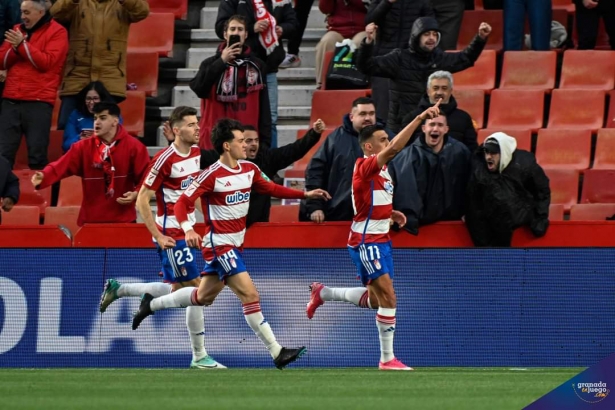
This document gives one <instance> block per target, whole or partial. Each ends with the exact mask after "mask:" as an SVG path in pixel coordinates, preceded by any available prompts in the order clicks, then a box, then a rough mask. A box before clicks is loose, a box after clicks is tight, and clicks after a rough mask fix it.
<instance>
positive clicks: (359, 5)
mask: <svg viewBox="0 0 615 410" xmlns="http://www.w3.org/2000/svg"><path fill="white" fill-rule="evenodd" d="M318 8H319V9H320V11H322V12H323V13H324V14H326V15H327V33H326V34H325V35H324V36H323V37H322V38H321V39H320V41H319V42H318V44H317V45H316V85H317V88H320V87H321V82H322V71H323V69H324V70H325V72H326V71H327V68H328V67H323V62H324V60H325V53H326V52H327V51H334V50H335V43H339V42H341V41H343V40H344V39H345V38H351V39H352V41H353V42H354V43H355V45H356V46H357V48H358V47H359V45H361V41H363V39H364V38H365V30H364V29H365V25H364V23H363V22H364V21H365V16H366V14H367V9H366V8H365V3H364V2H363V0H320V1H319V2H318ZM287 58H288V57H287Z"/></svg>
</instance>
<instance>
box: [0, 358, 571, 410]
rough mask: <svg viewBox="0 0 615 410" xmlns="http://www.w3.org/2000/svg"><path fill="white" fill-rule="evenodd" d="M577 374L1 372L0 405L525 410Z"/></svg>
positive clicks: (468, 371)
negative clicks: (524, 409)
mask: <svg viewBox="0 0 615 410" xmlns="http://www.w3.org/2000/svg"><path fill="white" fill-rule="evenodd" d="M582 370H583V369H580V368H579V369H572V368H566V369H559V368H548V369H536V368H530V369H527V370H509V369H500V368H487V369H478V368H476V369H475V368H419V369H416V371H414V372H379V371H378V370H377V369H360V368H349V369H339V368H336V369H288V370H284V371H279V370H276V369H266V370H265V369H229V370H176V369H154V370H148V369H0V403H1V406H0V407H1V408H2V409H5V410H8V409H48V410H52V409H63V410H69V409H88V410H95V409H107V410H108V409H144V410H148V409H173V410H179V409H196V408H203V409H216V410H218V409H233V410H243V409H246V410H248V409H249V410H256V409H268V410H272V409H314V410H324V409H336V410H337V409H352V410H359V409H370V410H376V409H380V408H387V409H421V410H428V409H438V410H446V409H455V410H465V409H472V410H481V409H489V410H492V409H499V410H506V409H521V408H523V407H525V406H526V405H528V404H529V403H531V402H532V401H534V400H536V399H537V398H539V397H540V396H542V395H544V394H545V393H547V392H549V391H550V390H552V389H553V388H555V387H557V386H559V385H560V384H561V383H563V382H565V381H566V380H568V379H569V378H571V377H572V376H574V375H576V374H577V373H579V372H581V371H582ZM383 406H384V407H383Z"/></svg>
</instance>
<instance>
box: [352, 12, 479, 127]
mask: <svg viewBox="0 0 615 410" xmlns="http://www.w3.org/2000/svg"><path fill="white" fill-rule="evenodd" d="M430 30H437V31H438V30H439V29H438V23H437V22H436V20H435V19H434V18H432V17H421V18H419V19H417V20H416V21H415V22H414V25H413V26H412V34H411V36H410V47H409V48H408V49H405V50H402V49H395V50H393V51H391V52H390V53H388V54H386V55H384V56H380V57H374V56H373V48H374V47H373V43H372V44H367V43H366V42H365V40H363V43H362V44H361V47H360V48H359V52H358V57H357V66H358V68H359V70H361V71H362V72H363V73H365V74H368V75H375V76H378V77H386V78H390V79H391V80H392V81H391V82H390V86H391V90H390V93H389V96H390V98H391V100H390V101H389V118H388V120H387V127H389V129H391V130H392V131H393V132H398V131H399V130H400V129H401V122H402V119H403V118H404V116H405V115H406V114H408V113H409V112H410V111H412V110H414V109H415V108H416V107H417V106H418V104H419V101H420V100H421V96H422V95H423V94H424V93H425V87H426V86H427V79H428V78H429V76H430V75H431V74H432V73H433V72H435V71H439V70H444V71H450V72H451V73H456V72H458V71H462V70H465V69H466V68H469V67H472V66H473V65H474V62H475V61H476V59H478V57H479V56H480V53H481V52H482V51H483V48H484V47H485V44H486V42H485V40H483V39H482V38H480V37H479V36H478V35H476V36H475V37H474V40H472V42H471V43H470V45H469V46H468V47H466V48H465V49H464V50H463V51H461V52H458V53H457V52H444V51H442V50H440V49H439V48H437V47H436V48H435V49H434V50H433V51H431V52H425V51H423V50H422V49H421V48H420V46H419V40H420V37H421V34H423V33H425V32H426V31H430Z"/></svg>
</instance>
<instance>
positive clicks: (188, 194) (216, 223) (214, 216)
mask: <svg viewBox="0 0 615 410" xmlns="http://www.w3.org/2000/svg"><path fill="white" fill-rule="evenodd" d="M211 139H212V143H213V145H214V148H215V149H216V151H218V153H219V154H220V160H219V161H218V162H216V163H215V164H213V165H212V166H210V167H209V168H207V169H206V170H204V171H203V172H202V173H201V174H200V175H199V176H198V178H197V179H196V180H195V181H194V182H193V183H192V185H190V187H189V188H188V189H187V190H186V191H185V192H184V193H183V194H182V195H181V197H180V198H179V199H178V200H177V203H176V204H175V216H176V217H177V221H178V223H179V224H180V226H181V228H182V229H183V230H184V232H185V233H186V243H187V244H188V246H191V247H195V248H196V247H199V245H200V244H202V247H203V250H202V252H203V257H204V259H205V262H206V264H205V269H204V272H203V273H202V275H203V276H202V279H201V284H200V286H199V287H198V288H192V287H189V288H182V289H179V290H178V291H176V292H173V293H171V294H170V295H166V296H162V297H158V298H154V297H153V296H152V295H151V294H145V296H144V297H143V300H142V301H141V306H140V307H139V310H138V311H137V313H136V314H135V316H134V318H133V322H132V328H133V329H137V328H138V327H139V325H140V324H141V322H142V321H143V319H145V318H146V317H147V316H149V315H152V314H154V312H155V311H157V310H162V309H168V308H179V307H186V306H209V305H211V304H212V303H213V301H214V299H215V298H216V296H217V295H218V294H219V293H220V291H222V289H224V286H225V285H227V286H228V287H229V288H231V290H232V291H233V292H234V293H235V295H237V297H238V298H239V300H240V301H241V303H242V305H243V314H244V317H245V319H246V322H248V325H249V326H250V328H252V330H253V331H254V333H255V334H256V336H258V338H259V339H260V340H261V341H262V342H263V344H264V345H265V346H266V347H267V350H269V353H270V354H271V357H272V358H273V362H274V364H275V366H276V367H277V368H278V369H282V368H284V367H285V366H286V365H288V364H289V363H292V362H294V361H295V360H297V359H298V358H299V357H300V356H302V355H303V354H304V353H305V352H306V348H305V347H299V348H296V349H288V348H285V347H282V346H281V345H280V344H279V343H278V342H277V340H276V338H275V336H274V334H273V331H272V330H271V327H270V326H269V323H267V321H266V320H265V318H264V317H263V314H262V312H261V306H260V299H259V294H258V291H257V290H256V287H255V286H254V283H253V282H252V279H251V278H250V275H249V274H248V272H247V271H246V267H245V265H244V262H243V259H242V255H241V251H242V248H243V240H244V235H245V231H246V215H247V213H248V207H249V205H250V192H251V189H252V187H254V189H255V190H256V191H257V192H259V193H261V194H266V195H271V196H274V197H277V198H288V199H300V198H319V199H325V200H328V199H330V196H329V194H328V193H327V192H326V191H323V190H322V189H315V190H313V191H309V192H304V191H298V190H295V189H289V188H285V187H282V186H280V185H276V184H274V183H272V182H271V181H270V180H269V178H268V177H267V176H266V175H265V174H264V173H262V172H261V170H260V169H259V168H258V166H256V165H255V164H254V163H252V162H249V161H244V159H245V158H246V143H245V140H244V136H243V128H242V126H241V124H240V123H238V122H237V121H234V120H230V119H222V120H220V121H218V123H217V124H216V126H215V127H214V128H213V130H212V134H211ZM199 197H200V198H201V201H202V204H203V212H204V215H205V232H204V235H203V237H202V238H201V236H200V235H199V234H197V233H196V232H195V231H194V229H193V226H192V223H191V222H190V221H189V219H188V212H189V210H191V209H192V208H193V206H194V203H195V201H196V200H197V199H198V198H199Z"/></svg>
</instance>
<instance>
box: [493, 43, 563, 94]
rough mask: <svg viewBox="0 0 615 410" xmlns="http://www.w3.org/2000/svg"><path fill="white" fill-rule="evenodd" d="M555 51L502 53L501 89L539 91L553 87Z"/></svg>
mask: <svg viewBox="0 0 615 410" xmlns="http://www.w3.org/2000/svg"><path fill="white" fill-rule="evenodd" d="M556 59H557V53H556V52H555V51H507V52H505V53H504V64H503V66H502V79H501V80H500V87H499V88H501V89H514V90H541V91H547V92H550V91H551V90H552V89H553V88H554V87H555V62H556Z"/></svg>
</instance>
